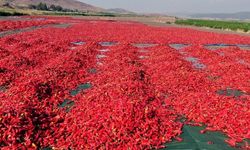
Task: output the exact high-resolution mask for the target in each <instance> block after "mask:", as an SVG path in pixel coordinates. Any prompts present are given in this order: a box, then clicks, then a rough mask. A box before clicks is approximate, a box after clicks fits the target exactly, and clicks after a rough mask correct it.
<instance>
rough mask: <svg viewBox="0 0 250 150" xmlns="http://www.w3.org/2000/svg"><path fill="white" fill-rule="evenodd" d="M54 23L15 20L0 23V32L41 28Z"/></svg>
mask: <svg viewBox="0 0 250 150" xmlns="http://www.w3.org/2000/svg"><path fill="white" fill-rule="evenodd" d="M52 23H54V22H53V21H52V20H50V21H49V20H25V21H24V20H16V21H0V32H2V31H7V30H14V29H21V28H27V27H32V26H41V25H47V24H52Z"/></svg>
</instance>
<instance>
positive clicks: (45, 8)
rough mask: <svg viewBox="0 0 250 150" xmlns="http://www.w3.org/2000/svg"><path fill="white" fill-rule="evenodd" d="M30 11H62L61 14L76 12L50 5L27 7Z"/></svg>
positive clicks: (42, 4) (40, 4) (41, 4)
mask: <svg viewBox="0 0 250 150" xmlns="http://www.w3.org/2000/svg"><path fill="white" fill-rule="evenodd" d="M29 8H30V9H37V10H45V11H62V12H78V10H71V9H67V8H63V7H62V6H60V5H54V4H52V5H50V6H47V4H46V3H39V4H37V5H29Z"/></svg>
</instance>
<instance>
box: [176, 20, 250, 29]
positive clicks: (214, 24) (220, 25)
mask: <svg viewBox="0 0 250 150" xmlns="http://www.w3.org/2000/svg"><path fill="white" fill-rule="evenodd" d="M175 23H176V24H181V25H194V26H199V27H209V28H215V29H230V30H233V31H236V30H243V31H244V32H247V31H250V23H248V22H239V21H219V20H199V19H186V20H176V21H175Z"/></svg>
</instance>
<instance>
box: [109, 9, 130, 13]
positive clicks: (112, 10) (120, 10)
mask: <svg viewBox="0 0 250 150" xmlns="http://www.w3.org/2000/svg"><path fill="white" fill-rule="evenodd" d="M106 11H107V12H110V13H118V14H134V12H132V11H128V10H126V9H122V8H110V9H107V10H106Z"/></svg>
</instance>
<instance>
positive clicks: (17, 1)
mask: <svg viewBox="0 0 250 150" xmlns="http://www.w3.org/2000/svg"><path fill="white" fill-rule="evenodd" d="M41 2H42V3H46V4H47V5H48V6H50V5H52V4H54V5H60V6H61V7H63V8H67V9H72V10H75V9H77V10H79V11H94V12H96V11H102V10H103V9H101V8H98V7H95V6H92V5H89V4H86V3H83V2H80V1H77V0H0V5H1V6H3V5H5V4H7V3H8V4H9V5H10V6H11V7H13V8H27V7H28V6H29V5H30V4H32V5H37V4H39V3H41Z"/></svg>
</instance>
